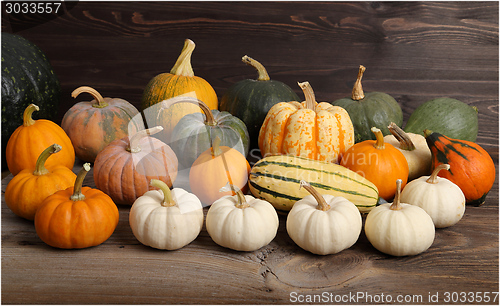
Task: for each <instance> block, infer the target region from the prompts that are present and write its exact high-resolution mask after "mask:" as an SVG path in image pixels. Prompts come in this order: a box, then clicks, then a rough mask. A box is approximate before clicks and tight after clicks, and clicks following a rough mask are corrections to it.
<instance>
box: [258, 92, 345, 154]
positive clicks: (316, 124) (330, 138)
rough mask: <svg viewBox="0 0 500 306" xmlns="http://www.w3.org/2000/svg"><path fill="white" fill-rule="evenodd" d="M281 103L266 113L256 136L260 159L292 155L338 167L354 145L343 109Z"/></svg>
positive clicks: (319, 104)
mask: <svg viewBox="0 0 500 306" xmlns="http://www.w3.org/2000/svg"><path fill="white" fill-rule="evenodd" d="M314 103H315V110H312V109H308V108H307V107H306V103H305V102H302V103H299V102H295V101H294V102H281V103H278V104H275V105H274V106H273V107H272V108H271V109H270V110H269V112H268V114H267V116H266V119H265V120H264V123H263V124H262V127H261V129H260V133H259V148H260V152H261V154H262V156H266V155H268V154H291V155H295V156H301V157H307V158H311V159H316V160H320V161H328V162H333V163H337V162H338V159H339V156H340V154H342V153H344V152H345V150H347V149H348V148H350V147H351V146H352V145H353V144H354V130H353V126H352V123H351V119H350V118H349V114H348V113H347V112H346V111H345V109H343V108H341V107H338V106H332V105H331V104H330V103H326V102H321V103H316V102H314Z"/></svg>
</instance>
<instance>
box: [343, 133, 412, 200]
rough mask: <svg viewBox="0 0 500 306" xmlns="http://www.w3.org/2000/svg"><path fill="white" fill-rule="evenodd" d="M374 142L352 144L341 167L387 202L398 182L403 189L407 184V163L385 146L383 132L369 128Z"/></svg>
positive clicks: (397, 153)
mask: <svg viewBox="0 0 500 306" xmlns="http://www.w3.org/2000/svg"><path fill="white" fill-rule="evenodd" d="M372 132H373V133H374V134H375V136H376V138H377V140H365V141H362V142H358V143H357V144H355V145H353V146H352V147H351V148H350V149H349V150H347V151H346V152H345V154H343V155H342V159H341V160H340V165H342V166H344V167H346V168H348V169H350V170H352V171H354V172H357V173H359V174H361V175H362V176H364V177H365V178H366V179H367V180H369V181H370V182H372V183H373V184H375V186H377V188H378V191H379V196H380V197H381V198H383V199H384V200H386V201H390V200H392V198H394V195H395V194H396V190H397V185H396V181H397V180H398V179H401V180H402V185H401V186H402V187H404V186H405V185H406V183H407V182H408V173H409V168H408V162H407V161H406V158H405V156H404V155H403V153H401V151H399V150H398V149H396V148H395V147H394V146H393V145H391V144H388V143H384V135H383V134H382V131H381V130H380V129H378V128H376V127H372Z"/></svg>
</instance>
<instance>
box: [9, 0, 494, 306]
mask: <svg viewBox="0 0 500 306" xmlns="http://www.w3.org/2000/svg"><path fill="white" fill-rule="evenodd" d="M63 5H64V7H63V9H64V10H63V11H62V12H63V13H61V14H59V15H58V16H48V15H36V16H33V15H22V14H16V15H6V13H5V10H4V11H2V14H3V15H2V31H7V32H13V33H16V34H19V35H22V36H24V37H26V38H28V39H30V40H32V41H33V42H35V43H36V44H37V45H39V46H40V47H41V49H42V50H44V51H45V52H46V54H47V56H48V57H49V59H50V60H51V63H52V65H53V67H54V70H55V71H56V74H57V75H58V77H59V79H60V82H61V88H62V101H61V106H60V114H59V119H56V122H60V119H61V118H62V116H63V115H64V112H65V111H66V110H67V109H69V107H71V106H72V105H73V104H74V103H75V102H76V100H75V99H73V98H71V97H70V93H71V91H73V90H74V89H75V88H77V87H78V86H82V85H89V86H92V87H94V88H96V89H98V90H99V91H100V92H101V93H102V94H103V95H105V96H111V97H121V98H123V99H126V100H128V101H130V102H131V103H133V104H134V105H136V106H139V101H140V97H141V95H142V91H143V89H144V86H145V85H146V84H147V82H148V81H149V80H150V79H151V78H152V77H153V76H154V75H156V74H158V73H160V72H165V71H169V69H170V68H171V66H172V65H173V63H174V62H175V59H176V57H177V55H178V52H179V51H180V49H181V47H182V43H183V40H184V39H185V38H191V39H193V40H194V41H195V42H196V43H197V49H196V50H195V53H194V55H193V60H192V63H193V66H194V70H195V73H196V74H197V75H200V76H203V77H204V78H205V79H207V80H208V81H209V82H210V83H211V84H212V85H213V87H214V88H215V90H216V92H217V94H218V95H219V97H220V96H221V95H222V94H223V93H224V91H225V89H227V88H228V87H229V86H230V85H231V84H232V83H234V82H236V81H238V80H240V79H244V78H255V77H256V75H255V71H253V70H252V69H251V68H249V67H246V66H245V65H244V64H242V63H241V62H240V59H241V56H243V55H244V54H248V55H249V56H252V57H254V58H255V59H257V60H259V61H261V62H262V63H264V64H265V65H266V68H267V69H268V72H269V74H270V76H271V78H274V79H279V80H281V81H283V82H285V83H287V84H289V85H290V86H292V87H293V86H294V84H296V83H297V82H298V81H305V80H308V81H309V82H310V83H311V85H312V86H313V88H314V90H315V93H316V96H317V100H318V101H333V100H335V99H338V98H342V97H345V96H349V95H350V92H351V89H352V85H353V83H354V81H355V77H356V74H357V69H358V66H359V64H363V65H364V66H366V67H367V71H366V72H365V76H364V78H363V81H364V83H363V87H364V89H365V90H366V91H382V92H387V93H389V94H391V95H392V96H394V97H395V98H396V100H397V101H398V103H399V104H400V105H401V107H402V109H403V113H404V120H405V122H406V120H407V119H408V117H409V116H410V114H411V112H412V111H413V110H414V109H415V108H416V107H417V106H418V105H420V104H422V103H423V102H425V101H427V100H429V99H431V98H435V97H440V96H451V97H454V98H457V99H459V100H461V101H463V102H465V103H467V104H470V105H473V106H476V107H477V108H478V111H479V133H478V139H477V142H478V143H479V144H480V145H481V146H483V147H484V148H485V149H486V150H487V151H488V152H489V153H490V155H491V156H492V158H493V160H494V162H495V166H496V170H497V171H496V173H497V179H496V181H495V184H494V186H493V189H492V190H491V191H490V193H489V195H488V196H487V198H486V203H485V204H484V205H482V206H481V207H472V206H467V208H466V212H465V215H464V217H463V219H462V220H461V221H460V222H459V223H458V224H456V225H455V226H452V227H449V228H445V229H438V230H436V238H435V241H434V243H433V245H432V246H431V247H430V249H429V250H428V251H426V252H424V253H422V254H420V255H417V256H408V257H400V258H399V257H392V256H388V255H385V254H382V253H380V252H378V251H377V250H376V249H374V248H373V247H372V246H371V245H370V243H369V242H368V240H367V238H366V236H365V234H364V232H362V233H361V235H360V237H359V240H358V242H357V243H356V244H355V245H354V246H352V247H351V248H349V249H347V250H344V251H342V252H341V253H338V254H335V255H328V256H317V255H313V254H311V253H308V252H306V251H304V250H302V249H300V248H299V247H298V246H296V245H295V243H294V242H293V241H292V240H291V239H290V238H289V237H288V235H287V232H286V229H285V222H286V215H285V214H281V215H280V220H279V221H280V227H279V230H278V234H277V236H276V238H275V239H274V240H273V241H272V242H271V243H270V244H269V245H268V246H265V247H263V248H261V249H260V250H257V251H254V252H236V251H232V250H228V249H225V248H222V247H220V246H218V245H216V244H215V243H214V242H213V241H212V239H211V238H210V236H209V235H208V233H207V231H206V230H205V228H203V230H202V232H201V233H200V235H199V237H198V238H197V239H196V240H195V241H193V242H192V243H191V244H189V245H188V246H186V247H184V248H182V249H180V250H177V251H161V250H156V249H152V248H149V247H146V246H144V245H142V244H140V243H139V242H138V241H137V240H136V239H135V237H134V235H133V234H132V231H131V229H130V226H129V223H128V213H129V207H125V206H120V207H119V212H120V220H119V224H118V227H117V228H116V230H115V232H114V233H113V235H112V236H111V237H110V238H109V239H108V240H107V241H106V242H104V243H103V244H101V245H99V246H97V247H92V248H88V249H82V250H59V249H56V248H52V247H49V246H47V245H46V244H45V243H43V242H42V241H41V240H40V239H39V238H38V236H37V235H36V232H35V229H34V226H33V222H31V221H26V220H24V219H21V218H19V217H17V216H15V215H14V214H13V213H12V212H11V211H10V210H9V209H8V208H7V206H6V205H5V201H4V191H5V187H6V185H7V184H8V182H9V181H10V179H11V178H12V175H7V176H5V177H4V178H3V179H2V206H1V227H2V254H1V255H2V266H1V268H2V270H1V272H2V273H1V276H2V288H1V289H2V290H1V291H2V292H1V298H2V303H4V304H181V303H182V304H271V303H278V304H294V303H299V302H305V303H306V302H317V303H320V302H323V303H324V302H327V303H329V304H374V303H378V302H382V303H392V304H406V303H413V304H430V303H434V302H437V303H439V304H444V303H447V302H458V303H460V302H464V303H466V304H471V303H475V302H480V301H479V298H481V300H482V301H483V302H485V301H486V299H487V298H488V297H489V302H488V304H498V302H499V297H498V296H497V294H498V291H499V282H498V281H499V269H498V267H499V261H498V254H499V252H498V251H499V243H498V242H499V239H498V230H499V228H498V225H499V219H498V218H499V216H498V207H499V195H498V139H499V137H498V3H497V2H401V3H396V2H394V3H385V2H380V3H379V2H376V3H372V2H342V3H336V2H311V3H310V2H255V3H249V2H235V3H230V2H186V3H184V2H164V3H159V2H114V3H113V2H94V1H90V2H85V1H75V2H65V3H64V4H63ZM2 8H4V2H2ZM293 88H294V89H295V90H297V93H298V94H299V96H300V97H302V96H303V95H302V94H301V93H300V89H299V87H298V86H295V87H293ZM78 101H80V100H78ZM58 120H59V121H58ZM81 167H82V163H81V162H77V163H76V164H75V168H74V171H75V172H76V171H78V170H79V168H81ZM91 171H92V170H91ZM85 185H87V186H95V185H94V182H93V179H92V173H89V174H88V175H87V178H86V180H85ZM206 211H207V209H205V213H206ZM462 292H464V294H463V293H462ZM494 292H496V293H494ZM495 298H496V299H495ZM435 299H437V300H435Z"/></svg>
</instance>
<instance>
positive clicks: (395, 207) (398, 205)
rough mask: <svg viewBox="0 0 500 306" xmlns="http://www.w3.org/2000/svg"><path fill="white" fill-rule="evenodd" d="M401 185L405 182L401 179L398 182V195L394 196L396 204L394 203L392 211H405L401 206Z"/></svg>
mask: <svg viewBox="0 0 500 306" xmlns="http://www.w3.org/2000/svg"><path fill="white" fill-rule="evenodd" d="M401 184H403V181H402V180H401V179H397V180H396V186H397V188H396V195H395V196H394V202H392V204H391V207H390V209H391V210H400V209H403V206H401Z"/></svg>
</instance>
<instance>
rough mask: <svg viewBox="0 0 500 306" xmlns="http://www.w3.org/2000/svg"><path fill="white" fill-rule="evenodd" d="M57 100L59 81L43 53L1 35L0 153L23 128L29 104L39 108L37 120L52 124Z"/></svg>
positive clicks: (11, 36) (13, 37)
mask: <svg viewBox="0 0 500 306" xmlns="http://www.w3.org/2000/svg"><path fill="white" fill-rule="evenodd" d="M60 99H61V86H60V84H59V80H58V78H57V76H56V74H55V72H54V70H53V68H52V66H51V64H50V62H49V60H48V59H47V56H46V55H45V54H44V53H43V51H42V50H40V48H38V47H37V46H36V45H34V44H33V43H31V42H30V41H28V40H26V39H25V38H23V37H21V36H19V35H15V34H10V33H5V32H2V151H3V150H5V146H6V145H7V141H8V140H9V137H10V135H11V134H12V132H14V130H15V129H16V128H17V127H18V126H20V125H22V124H23V112H24V110H25V109H26V107H27V106H28V105H29V104H30V103H33V104H36V105H38V106H39V107H40V111H39V112H38V113H37V115H36V116H37V118H44V119H48V120H53V119H54V118H55V116H56V115H57V112H58V108H59V103H60ZM3 152H5V151H3ZM3 155H5V154H3ZM2 159H3V163H2V169H3V168H4V167H5V165H6V163H5V157H3V158H2Z"/></svg>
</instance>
